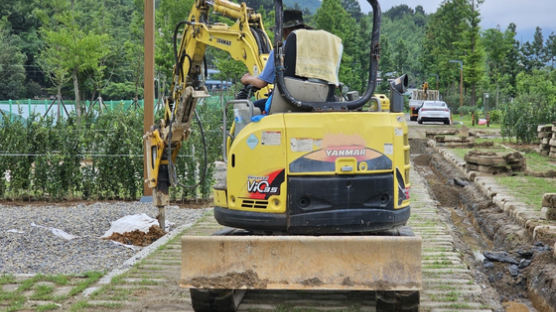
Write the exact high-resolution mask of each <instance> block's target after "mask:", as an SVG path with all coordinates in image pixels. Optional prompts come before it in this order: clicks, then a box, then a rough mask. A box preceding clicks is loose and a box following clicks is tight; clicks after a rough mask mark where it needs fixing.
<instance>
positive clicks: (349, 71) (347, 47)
mask: <svg viewBox="0 0 556 312" xmlns="http://www.w3.org/2000/svg"><path fill="white" fill-rule="evenodd" d="M314 22H315V24H316V26H317V28H319V29H323V30H326V31H329V32H331V33H333V34H335V35H336V36H338V37H340V38H341V39H342V43H343V45H344V52H343V55H342V64H341V66H340V74H339V76H340V81H342V82H344V83H345V84H346V85H348V86H351V87H352V88H353V89H360V88H361V81H360V80H359V77H360V72H359V71H361V70H366V69H362V68H361V66H360V64H359V57H358V56H359V53H360V51H361V49H360V48H361V46H362V45H363V42H368V39H363V38H358V36H357V34H358V33H359V29H358V26H357V23H356V22H355V19H354V18H353V17H351V16H349V14H348V13H347V12H346V10H344V8H343V7H342V5H341V3H340V0H324V1H323V2H322V5H321V7H320V8H319V9H318V10H317V13H316V14H315V17H314ZM363 40H364V41H363Z"/></svg>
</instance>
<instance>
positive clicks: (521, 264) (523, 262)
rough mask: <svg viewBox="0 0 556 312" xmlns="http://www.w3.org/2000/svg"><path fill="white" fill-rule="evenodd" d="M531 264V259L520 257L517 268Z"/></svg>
mask: <svg viewBox="0 0 556 312" xmlns="http://www.w3.org/2000/svg"><path fill="white" fill-rule="evenodd" d="M530 264H531V260H529V259H521V260H520V261H519V268H520V269H524V268H526V267H528V266H529V265H530Z"/></svg>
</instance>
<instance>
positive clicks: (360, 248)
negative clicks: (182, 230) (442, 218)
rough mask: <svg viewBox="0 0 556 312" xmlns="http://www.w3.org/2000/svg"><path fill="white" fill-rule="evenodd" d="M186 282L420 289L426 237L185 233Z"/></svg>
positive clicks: (217, 285)
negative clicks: (199, 234) (423, 240)
mask: <svg viewBox="0 0 556 312" xmlns="http://www.w3.org/2000/svg"><path fill="white" fill-rule="evenodd" d="M181 286H182V287H185V288H202V289H269V290H270V289H288V290H371V291H375V290H381V291H418V290H419V289H420V288H421V238H420V237H415V236H183V237H182V267H181Z"/></svg>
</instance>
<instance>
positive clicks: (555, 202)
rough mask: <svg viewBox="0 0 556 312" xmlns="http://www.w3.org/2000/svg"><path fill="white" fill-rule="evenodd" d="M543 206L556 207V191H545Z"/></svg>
mask: <svg viewBox="0 0 556 312" xmlns="http://www.w3.org/2000/svg"><path fill="white" fill-rule="evenodd" d="M542 206H543V207H550V208H556V193H545V194H544V195H543V197H542Z"/></svg>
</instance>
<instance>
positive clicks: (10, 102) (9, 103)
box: [8, 99, 13, 121]
mask: <svg viewBox="0 0 556 312" xmlns="http://www.w3.org/2000/svg"><path fill="white" fill-rule="evenodd" d="M8 105H10V121H12V120H13V117H12V100H11V99H10V100H8Z"/></svg>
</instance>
